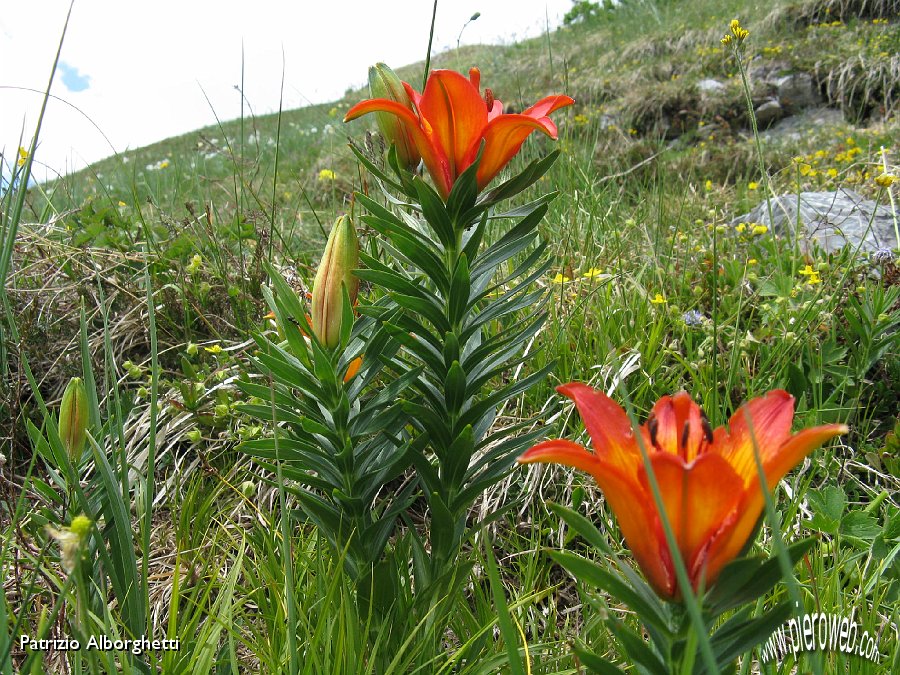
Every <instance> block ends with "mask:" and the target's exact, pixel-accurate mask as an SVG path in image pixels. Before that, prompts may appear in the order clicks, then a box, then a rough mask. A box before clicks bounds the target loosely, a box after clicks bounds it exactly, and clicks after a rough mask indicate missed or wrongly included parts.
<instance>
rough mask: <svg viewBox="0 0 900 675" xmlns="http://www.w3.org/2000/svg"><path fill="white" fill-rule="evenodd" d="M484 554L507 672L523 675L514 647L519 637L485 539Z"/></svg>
mask: <svg viewBox="0 0 900 675" xmlns="http://www.w3.org/2000/svg"><path fill="white" fill-rule="evenodd" d="M484 553H485V556H484V560H485V570H486V571H487V575H488V581H489V583H490V586H491V596H492V597H493V598H494V607H495V608H496V610H497V625H498V626H499V627H500V636H501V637H502V638H503V643H504V646H505V647H506V654H507V656H508V657H509V672H510V673H512V675H525V664H523V663H522V658H521V656H519V649H518V647H517V646H516V645H518V643H519V636H518V634H517V632H516V629H515V627H514V626H513V620H512V616H511V615H510V613H509V605H508V604H507V602H506V592H505V591H504V590H503V583H502V582H501V581H500V573H499V571H498V569H497V561H496V560H495V559H494V552H493V550H492V549H491V544H490V542H489V541H487V538H485V546H484ZM526 648H527V647H526Z"/></svg>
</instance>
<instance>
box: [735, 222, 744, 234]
mask: <svg viewBox="0 0 900 675" xmlns="http://www.w3.org/2000/svg"><path fill="white" fill-rule="evenodd" d="M734 229H735V230H736V231H738V232H743V231H744V230H746V229H747V223H738V224H737V225H735V226H734Z"/></svg>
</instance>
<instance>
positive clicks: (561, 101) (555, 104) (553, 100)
mask: <svg viewBox="0 0 900 675" xmlns="http://www.w3.org/2000/svg"><path fill="white" fill-rule="evenodd" d="M573 103H575V99H574V98H572V97H571V96H565V95H556V96H547V97H545V98H542V99H541V100H540V101H538V102H537V103H535V104H534V105H533V106H531V107H530V108H525V110H523V111H522V114H523V115H528V116H529V117H546V116H547V115H549V114H550V113H552V112H553V111H554V110H559V109H560V108H565V107H566V106H567V105H572V104H573Z"/></svg>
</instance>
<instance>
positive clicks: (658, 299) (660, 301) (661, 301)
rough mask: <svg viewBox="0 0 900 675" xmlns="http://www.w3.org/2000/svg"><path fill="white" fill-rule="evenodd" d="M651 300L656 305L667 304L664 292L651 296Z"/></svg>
mask: <svg viewBox="0 0 900 675" xmlns="http://www.w3.org/2000/svg"><path fill="white" fill-rule="evenodd" d="M650 302H651V303H653V304H654V305H664V304H666V299H665V298H664V297H663V294H662V293H657V294H656V295H654V296H653V298H651V300H650Z"/></svg>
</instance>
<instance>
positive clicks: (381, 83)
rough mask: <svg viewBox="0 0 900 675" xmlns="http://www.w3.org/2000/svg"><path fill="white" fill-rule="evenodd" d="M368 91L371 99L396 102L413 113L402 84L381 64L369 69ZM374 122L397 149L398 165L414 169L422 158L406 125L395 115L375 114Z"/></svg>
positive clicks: (393, 73)
mask: <svg viewBox="0 0 900 675" xmlns="http://www.w3.org/2000/svg"><path fill="white" fill-rule="evenodd" d="M369 91H370V92H371V94H372V98H386V99H388V100H390V101H396V102H397V103H399V104H400V105H403V106H406V107H407V108H409V109H410V110H413V111H415V108H414V107H413V104H412V100H411V99H410V98H409V94H408V93H406V89H405V88H404V87H403V82H401V81H400V78H399V77H397V73H395V72H394V71H393V70H391V69H390V68H388V67H387V66H386V65H385V64H383V63H376V64H375V65H374V66H372V67H371V68H369ZM375 121H376V122H377V123H378V129H379V130H380V131H381V135H382V136H384V138H385V140H386V141H387V142H388V143H393V144H394V145H395V146H396V147H397V158H398V159H399V160H400V164H402V165H404V166H406V168H408V169H409V170H410V171H412V170H413V169H415V168H416V167H417V166H418V165H419V160H420V159H421V158H422V157H421V155H420V154H419V150H418V149H417V148H416V144H415V142H414V141H413V139H412V136H411V135H410V133H409V131H408V130H407V128H406V125H405V124H404V123H403V122H401V121H400V118H399V117H397V116H396V115H392V114H390V113H384V112H380V113H375Z"/></svg>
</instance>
